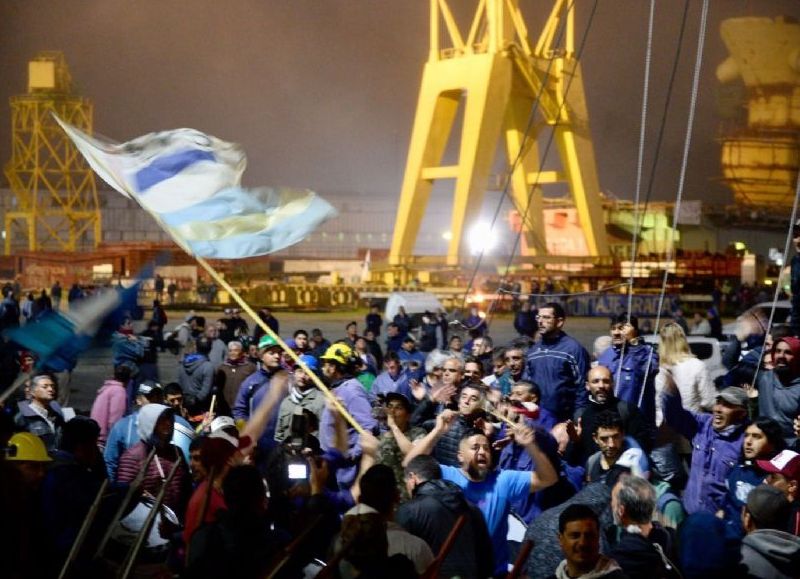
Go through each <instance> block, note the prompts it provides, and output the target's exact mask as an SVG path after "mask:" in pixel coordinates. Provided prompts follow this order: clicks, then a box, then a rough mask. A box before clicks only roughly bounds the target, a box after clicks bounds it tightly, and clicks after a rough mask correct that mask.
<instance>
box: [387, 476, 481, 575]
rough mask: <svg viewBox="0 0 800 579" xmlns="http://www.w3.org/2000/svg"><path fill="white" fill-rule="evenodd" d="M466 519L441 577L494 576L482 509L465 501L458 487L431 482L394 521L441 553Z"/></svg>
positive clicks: (402, 506) (420, 487) (418, 490)
mask: <svg viewBox="0 0 800 579" xmlns="http://www.w3.org/2000/svg"><path fill="white" fill-rule="evenodd" d="M461 515H465V516H466V517H467V521H466V524H465V525H464V527H463V528H462V529H461V532H460V533H459V534H458V536H457V537H456V541H455V543H454V544H453V548H452V549H451V550H450V553H448V555H447V557H446V558H445V560H444V562H443V563H442V568H441V571H440V576H442V577H454V576H458V577H463V578H464V579H469V578H470V577H487V576H490V575H491V574H492V567H493V561H492V555H491V551H490V550H489V549H487V548H486V545H488V544H489V543H490V541H491V539H490V538H489V531H488V530H487V528H486V521H484V519H483V515H482V514H481V511H480V509H478V508H477V507H475V506H474V505H471V504H470V503H468V502H467V500H466V499H465V498H464V493H463V492H462V491H461V489H460V488H459V487H458V485H456V484H455V483H452V482H450V481H445V480H430V481H426V482H424V483H422V484H420V485H419V486H418V487H417V488H416V489H415V490H414V498H413V499H411V500H410V501H409V502H407V503H404V504H402V505H401V506H400V508H399V509H398V510H397V514H396V516H395V520H396V521H397V522H398V523H399V524H400V525H402V526H403V527H404V528H405V529H406V530H407V531H408V532H409V533H411V534H413V535H416V536H417V537H419V538H421V539H423V540H424V541H425V542H426V543H427V544H428V545H430V547H431V550H432V551H433V552H434V553H438V552H439V550H440V549H441V547H442V545H443V544H444V542H445V540H446V539H447V536H448V534H449V533H450V531H451V530H452V529H453V527H454V526H455V524H456V521H457V520H458V517H460V516H461Z"/></svg>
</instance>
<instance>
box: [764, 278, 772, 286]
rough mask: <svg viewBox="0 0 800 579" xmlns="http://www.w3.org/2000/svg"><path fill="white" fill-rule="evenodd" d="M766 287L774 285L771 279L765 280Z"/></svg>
mask: <svg viewBox="0 0 800 579" xmlns="http://www.w3.org/2000/svg"><path fill="white" fill-rule="evenodd" d="M764 285H772V280H771V279H765V280H764Z"/></svg>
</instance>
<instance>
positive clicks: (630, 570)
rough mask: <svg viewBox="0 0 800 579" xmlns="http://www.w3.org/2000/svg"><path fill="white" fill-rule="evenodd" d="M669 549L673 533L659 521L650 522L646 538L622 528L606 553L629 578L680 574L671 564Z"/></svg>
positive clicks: (671, 549)
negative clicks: (616, 539) (659, 523)
mask: <svg viewBox="0 0 800 579" xmlns="http://www.w3.org/2000/svg"><path fill="white" fill-rule="evenodd" d="M656 545H657V546H656ZM672 551H673V539H672V535H670V533H669V531H668V530H667V529H665V528H663V527H661V526H660V525H658V523H653V529H652V530H651V531H650V534H649V535H648V536H647V537H645V536H643V535H640V534H638V533H628V532H627V531H622V534H621V535H620V539H619V542H618V543H617V544H616V545H615V546H614V548H613V549H612V550H611V552H610V553H609V554H608V556H609V557H611V558H612V559H614V560H615V561H616V562H617V563H619V566H620V567H622V570H623V571H624V572H625V575H627V576H628V577H629V578H630V579H639V578H641V579H651V578H652V579H668V578H673V577H680V574H679V573H678V572H677V570H676V568H675V565H674V563H673V561H674V559H675V558H674V557H673V556H672Z"/></svg>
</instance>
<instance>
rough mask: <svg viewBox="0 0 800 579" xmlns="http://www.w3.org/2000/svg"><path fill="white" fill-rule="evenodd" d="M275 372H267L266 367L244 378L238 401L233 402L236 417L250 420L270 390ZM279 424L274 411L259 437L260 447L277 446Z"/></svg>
mask: <svg viewBox="0 0 800 579" xmlns="http://www.w3.org/2000/svg"><path fill="white" fill-rule="evenodd" d="M273 374H275V372H267V371H266V370H265V369H264V368H262V367H259V369H258V370H256V371H255V372H253V373H252V374H250V375H249V376H248V377H247V378H245V379H244V382H242V385H241V386H240V387H239V393H238V394H237V395H236V402H234V403H233V408H232V414H233V417H234V418H235V419H241V420H245V421H246V420H250V416H252V414H253V411H254V410H255V409H256V408H258V405H259V404H261V400H262V399H263V398H264V396H265V395H266V394H267V392H269V382H270V380H271V379H272V376H273ZM277 426H278V413H277V412H274V413H273V414H272V417H271V418H270V420H269V422H268V423H267V428H266V429H264V433H263V434H262V435H261V437H260V438H259V439H258V447H259V448H260V449H263V450H264V451H265V452H266V451H268V450H270V449H271V448H273V447H275V446H276V445H277V444H278V443H277V442H275V429H276V428H277Z"/></svg>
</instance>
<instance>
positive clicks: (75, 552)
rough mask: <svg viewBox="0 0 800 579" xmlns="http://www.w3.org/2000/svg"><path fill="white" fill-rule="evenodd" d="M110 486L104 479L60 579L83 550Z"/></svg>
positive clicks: (59, 577)
mask: <svg viewBox="0 0 800 579" xmlns="http://www.w3.org/2000/svg"><path fill="white" fill-rule="evenodd" d="M106 488H108V479H107V478H105V479H103V484H101V485H100V490H99V491H97V496H96V497H95V499H94V502H93V503H92V506H91V507H90V508H89V512H88V513H86V518H85V519H84V520H83V524H82V525H81V528H80V531H78V535H77V536H76V537H75V541H74V542H73V543H72V548H71V549H70V550H69V555H67V560H66V561H64V566H63V567H61V573H59V574H58V579H64V577H66V576H67V571H69V567H70V565H72V562H73V561H74V560H75V558H76V557H77V556H78V553H80V551H81V547H82V546H83V542H84V541H85V540H86V536H87V535H88V534H89V529H90V528H91V526H92V523H93V522H94V518H95V517H96V516H97V511H98V510H99V509H100V503H101V502H102V501H103V493H104V492H105V491H106Z"/></svg>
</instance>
